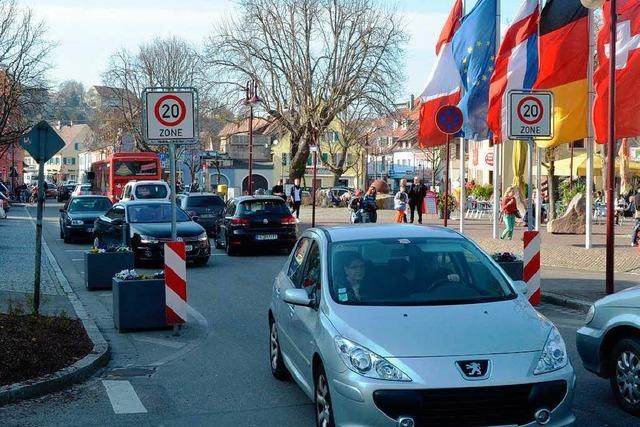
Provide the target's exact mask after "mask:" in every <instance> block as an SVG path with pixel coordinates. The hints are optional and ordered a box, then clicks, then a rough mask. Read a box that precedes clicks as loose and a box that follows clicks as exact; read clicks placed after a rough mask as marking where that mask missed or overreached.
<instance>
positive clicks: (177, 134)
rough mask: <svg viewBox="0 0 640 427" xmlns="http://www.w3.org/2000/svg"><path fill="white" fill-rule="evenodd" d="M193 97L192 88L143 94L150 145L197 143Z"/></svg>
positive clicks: (148, 91) (146, 128) (155, 90)
mask: <svg viewBox="0 0 640 427" xmlns="http://www.w3.org/2000/svg"><path fill="white" fill-rule="evenodd" d="M194 98H195V96H194V91H193V90H189V89H180V90H175V91H164V90H157V89H153V88H149V89H146V90H145V92H144V99H145V125H146V126H145V130H146V132H145V137H146V138H145V139H146V140H147V141H149V142H154V141H155V142H161V141H176V142H181V143H185V142H188V141H195V139H196V120H195V117H196V114H195V112H194V111H195V102H194Z"/></svg>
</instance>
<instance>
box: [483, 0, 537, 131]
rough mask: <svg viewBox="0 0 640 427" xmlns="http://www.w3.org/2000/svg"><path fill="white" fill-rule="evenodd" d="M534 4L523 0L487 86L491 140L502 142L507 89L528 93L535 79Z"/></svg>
mask: <svg viewBox="0 0 640 427" xmlns="http://www.w3.org/2000/svg"><path fill="white" fill-rule="evenodd" d="M539 17H540V11H539V8H538V0H524V2H523V3H522V5H521V6H520V10H519V11H518V13H517V14H516V17H515V19H514V20H513V22H514V23H513V24H512V25H511V26H510V27H509V29H508V30H507V32H506V34H505V35H504V39H503V40H502V44H501V45H500V50H499V51H498V56H497V57H496V61H495V70H494V71H493V74H492V75H491V82H490V85H489V114H488V117H487V122H488V125H489V129H490V130H491V132H492V133H493V140H494V141H495V142H496V143H500V142H502V141H503V139H504V138H506V133H507V132H506V124H507V120H506V118H507V111H506V109H507V98H506V97H507V93H508V92H509V90H511V89H531V88H532V87H533V84H534V83H535V81H536V77H537V76H538V19H539Z"/></svg>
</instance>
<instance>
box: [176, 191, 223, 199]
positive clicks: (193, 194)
mask: <svg viewBox="0 0 640 427" xmlns="http://www.w3.org/2000/svg"><path fill="white" fill-rule="evenodd" d="M180 195H181V196H186V197H200V196H214V197H220V195H219V194H213V193H205V192H202V193H199V192H195V193H180ZM220 198H221V199H222V197H220Z"/></svg>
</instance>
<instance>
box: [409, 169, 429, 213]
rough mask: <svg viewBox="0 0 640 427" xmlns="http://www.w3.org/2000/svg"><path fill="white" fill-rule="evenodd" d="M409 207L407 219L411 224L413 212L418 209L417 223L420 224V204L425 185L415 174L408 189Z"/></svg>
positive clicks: (425, 192)
mask: <svg viewBox="0 0 640 427" xmlns="http://www.w3.org/2000/svg"><path fill="white" fill-rule="evenodd" d="M408 194H409V209H410V211H411V216H410V219H409V221H410V222H411V223H412V224H413V219H414V213H415V211H416V210H417V211H418V224H422V205H423V203H424V198H425V196H426V195H427V187H425V186H424V185H423V184H422V182H421V181H420V178H419V177H417V176H415V177H414V178H413V185H412V186H411V189H409V193H408Z"/></svg>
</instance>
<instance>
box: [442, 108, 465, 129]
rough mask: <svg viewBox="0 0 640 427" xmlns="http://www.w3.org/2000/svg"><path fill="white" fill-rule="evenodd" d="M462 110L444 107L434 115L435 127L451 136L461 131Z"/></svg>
mask: <svg viewBox="0 0 640 427" xmlns="http://www.w3.org/2000/svg"><path fill="white" fill-rule="evenodd" d="M462 122H463V118H462V110H460V109H459V108H458V107H456V106H455V105H444V106H442V107H440V108H439V109H438V112H437V113H436V126H437V127H438V129H439V130H440V132H442V133H446V134H449V135H453V134H455V133H458V132H460V129H462Z"/></svg>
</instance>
